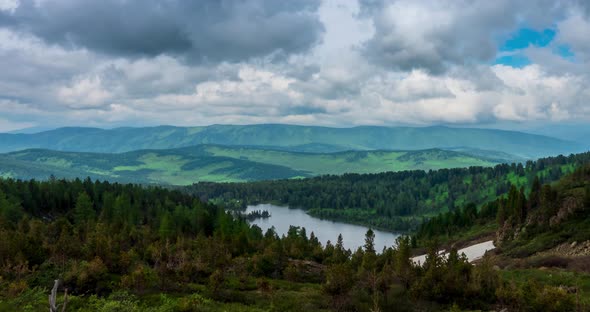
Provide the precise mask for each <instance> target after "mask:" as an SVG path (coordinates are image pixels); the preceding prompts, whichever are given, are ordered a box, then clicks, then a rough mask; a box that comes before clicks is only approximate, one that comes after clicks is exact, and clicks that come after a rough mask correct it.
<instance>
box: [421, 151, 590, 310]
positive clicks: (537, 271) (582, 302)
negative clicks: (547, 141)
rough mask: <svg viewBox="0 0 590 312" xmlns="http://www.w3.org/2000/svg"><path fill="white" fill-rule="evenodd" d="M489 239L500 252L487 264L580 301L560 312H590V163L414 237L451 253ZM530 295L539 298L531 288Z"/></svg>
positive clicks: (464, 211) (430, 224)
mask: <svg viewBox="0 0 590 312" xmlns="http://www.w3.org/2000/svg"><path fill="white" fill-rule="evenodd" d="M488 239H493V240H494V244H495V246H496V249H495V250H494V251H493V252H490V254H489V255H488V256H489V257H488V259H487V260H486V261H485V264H487V265H494V266H495V267H496V268H497V270H498V271H499V272H500V274H501V276H503V277H504V278H506V279H508V280H510V281H512V283H513V284H514V285H518V286H519V287H523V288H528V289H535V288H537V289H541V288H546V287H559V288H560V289H561V295H570V294H571V295H572V297H573V296H575V298H576V299H575V301H574V300H572V301H571V302H570V303H571V304H572V307H570V308H563V307H561V308H559V309H557V310H559V311H588V310H587V309H588V305H589V304H590V296H589V294H590V162H586V163H585V164H584V165H582V166H580V167H578V168H577V169H576V170H575V171H574V172H573V173H572V174H569V175H567V176H565V177H563V178H562V179H560V180H558V181H555V182H554V183H550V184H545V185H542V184H541V183H540V182H539V181H538V180H537V181H534V182H533V185H532V187H531V189H530V190H524V189H520V190H519V189H518V188H517V187H513V188H511V190H510V191H509V192H508V194H506V195H505V196H501V197H499V198H497V199H495V200H493V201H490V202H488V203H482V204H481V205H480V209H479V210H478V209H477V208H476V206H475V205H467V206H465V207H462V208H461V209H457V210H455V211H453V212H447V213H443V214H440V215H438V216H437V217H435V218H432V219H430V220H428V221H427V222H425V223H424V224H422V226H421V227H420V230H419V231H418V232H417V233H416V235H415V237H414V241H415V242H417V244H418V245H422V246H425V245H427V244H429V242H431V241H432V240H437V241H438V242H444V246H441V248H446V249H448V248H449V247H451V246H455V247H458V246H464V245H469V244H473V243H474V242H479V241H481V240H488ZM528 294H532V295H533V296H531V298H534V297H535V296H536V295H535V292H532V293H531V292H530V290H529V293H528ZM553 295H555V294H553ZM524 297H525V298H522V299H524V300H527V298H526V297H527V295H525V296H524ZM572 299H573V298H572ZM519 304H521V305H522V304H524V305H526V306H528V307H529V309H530V310H534V311H546V310H547V309H546V307H545V306H543V305H537V306H536V307H534V308H532V307H531V306H530V303H527V302H526V301H524V302H523V301H521V302H520V303H519ZM544 304H550V300H547V301H545V302H544ZM573 306H576V307H577V308H576V309H573ZM582 306H585V307H586V308H585V309H584V308H581V307H582ZM512 309H515V310H518V307H517V306H515V307H512Z"/></svg>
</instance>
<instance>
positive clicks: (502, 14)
mask: <svg viewBox="0 0 590 312" xmlns="http://www.w3.org/2000/svg"><path fill="white" fill-rule="evenodd" d="M361 5H362V7H361V14H360V17H361V18H369V19H371V20H372V22H373V26H374V28H375V34H374V36H373V37H372V38H371V39H369V40H368V41H366V42H365V44H364V52H365V54H366V56H367V57H368V58H369V60H371V61H372V62H374V63H375V64H378V65H380V66H384V67H387V68H390V69H395V70H403V71H411V70H413V69H423V70H426V71H428V72H430V73H434V74H442V73H444V72H446V70H447V69H448V68H450V67H452V66H453V65H470V64H477V63H481V62H487V61H490V60H493V59H494V57H495V55H496V52H497V46H498V40H499V39H502V38H506V37H507V36H508V35H509V34H510V32H511V31H513V30H515V28H516V27H517V26H518V23H519V21H520V20H523V19H524V20H526V21H527V22H528V23H530V24H531V25H533V27H536V26H547V25H549V26H550V25H551V23H553V22H554V20H552V18H553V17H554V16H555V14H557V13H554V11H556V12H558V11H559V9H560V8H559V7H556V6H555V5H554V4H552V2H551V1H537V2H536V5H530V3H529V2H528V1H526V2H525V1H508V0H498V1H424V0H419V1H410V0H398V1H370V0H363V1H361ZM532 8H534V9H532Z"/></svg>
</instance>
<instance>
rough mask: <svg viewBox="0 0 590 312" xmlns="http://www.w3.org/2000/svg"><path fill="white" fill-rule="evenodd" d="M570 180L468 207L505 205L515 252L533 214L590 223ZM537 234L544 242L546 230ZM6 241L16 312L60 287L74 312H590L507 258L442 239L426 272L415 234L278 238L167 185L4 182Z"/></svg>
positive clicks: (0, 263)
mask: <svg viewBox="0 0 590 312" xmlns="http://www.w3.org/2000/svg"><path fill="white" fill-rule="evenodd" d="M563 181H564V182H563V183H562V184H560V185H562V186H561V187H551V186H548V185H543V186H540V184H539V187H538V188H537V187H535V188H534V189H533V191H532V192H531V193H530V194H529V195H528V196H526V198H525V197H524V196H522V194H523V193H522V192H521V191H515V188H510V192H509V195H508V197H506V198H503V199H500V200H499V201H498V202H497V204H496V208H490V209H488V210H481V211H480V212H477V210H476V209H475V210H474V208H473V206H469V205H468V206H467V207H466V208H465V209H461V210H460V211H463V213H462V214H461V216H462V217H464V218H466V216H469V218H474V219H478V218H488V217H490V216H491V214H492V211H494V210H495V211H496V215H497V218H495V220H497V221H498V222H500V224H501V225H502V226H500V227H499V228H500V229H502V231H500V230H499V231H498V233H500V232H502V233H505V234H503V239H502V241H503V242H505V243H503V244H506V246H508V245H509V244H511V243H513V244H517V243H518V240H516V239H515V235H514V233H515V231H517V230H516V229H517V228H518V226H519V225H521V224H523V220H525V219H526V218H528V217H525V216H524V215H523V214H524V211H526V212H527V213H528V216H529V217H530V216H532V215H535V214H536V213H537V212H536V211H542V212H543V214H542V215H543V216H545V217H546V218H545V219H539V220H543V221H539V222H540V223H539V224H544V223H543V222H545V220H554V223H555V222H557V223H559V222H565V221H567V220H569V219H571V218H572V216H573V214H578V213H580V211H585V212H586V214H587V211H588V209H587V207H588V204H589V203H590V201H589V200H590V187H589V186H588V185H590V183H589V181H590V169H589V168H588V167H585V168H583V169H579V170H577V171H575V172H574V173H573V174H571V175H569V176H567V177H566V178H565V179H564V180H563ZM535 185H537V184H536V183H535ZM579 189H581V190H582V191H581V193H580V192H579V191H578V190H579ZM571 192H574V193H575V194H577V195H576V196H581V198H582V199H581V200H582V201H581V202H580V204H579V207H578V206H576V207H577V208H576V209H573V210H572V215H566V216H561V217H560V218H563V220H558V221H555V216H559V215H560V214H559V209H556V208H555V207H559V203H560V201H561V200H563V198H569V197H571V196H570V195H571V194H572V193H571ZM575 198H578V197H575ZM492 205H494V204H492ZM523 207H525V208H526V209H524V208H523ZM582 208H584V209H582ZM483 211H488V212H483ZM576 216H579V215H576ZM458 219H459V218H458ZM435 220H437V219H436V218H435V219H432V221H431V222H432V224H434V222H435ZM582 220H588V218H586V219H582ZM586 222H587V221H586ZM439 223H440V222H439ZM453 226H457V227H465V226H466V223H465V222H463V223H457V224H454V225H453ZM437 227H440V226H432V225H431V226H430V228H431V230H427V229H428V226H424V227H423V230H422V231H421V233H422V234H420V235H422V236H424V235H430V237H433V238H436V236H435V234H436V233H440V230H438V229H436V228H437ZM536 229H537V234H538V233H541V232H542V229H543V228H542V227H536ZM424 233H428V234H424ZM420 235H418V236H420ZM0 237H2V240H0V310H2V311H39V310H43V309H46V308H47V306H48V301H47V298H48V294H49V290H50V289H51V287H52V286H53V284H54V280H60V281H61V282H60V283H61V284H60V287H59V288H58V297H57V299H58V301H57V302H58V304H60V305H63V304H64V303H65V304H67V305H66V307H67V311H303V310H306V311H316V310H317V311H321V310H326V311H329V310H332V311H390V310H392V309H395V310H397V311H404V310H405V311H419V310H422V311H424V310H443V311H444V310H449V309H450V310H453V311H460V310H462V309H488V310H489V309H495V308H508V309H511V310H516V311H572V310H576V309H577V310H579V311H583V309H587V308H588V307H589V306H588V303H589V302H588V298H587V297H583V298H585V299H584V300H580V299H579V292H578V291H577V289H576V291H574V292H571V291H569V290H566V289H564V288H563V287H561V286H559V285H550V284H541V283H537V282H535V281H534V280H531V281H524V282H522V283H515V282H514V281H513V280H511V279H508V278H507V277H506V272H512V271H506V272H504V270H501V271H498V269H497V267H496V266H497V263H496V262H494V261H495V258H494V257H493V256H489V257H486V258H484V259H483V260H482V261H480V262H479V263H478V264H477V265H473V264H471V263H469V262H468V261H467V259H466V257H465V256H463V255H459V254H458V253H457V252H456V249H453V248H451V252H450V254H449V256H448V257H442V256H441V255H439V253H438V249H439V245H438V244H437V240H436V239H429V240H428V242H427V243H425V244H424V246H426V248H425V249H424V250H426V252H427V260H426V262H425V263H424V264H423V265H422V266H419V265H415V264H414V263H413V262H412V261H411V257H412V255H413V250H412V240H413V239H411V238H410V237H408V236H403V237H401V238H400V239H398V241H397V242H396V245H395V247H390V248H387V249H384V250H382V251H381V250H375V245H374V241H373V240H374V234H373V232H372V231H371V230H369V231H367V233H366V236H365V245H364V246H363V248H359V249H358V250H346V249H344V248H343V246H342V237H335V238H334V243H327V244H326V245H325V246H323V245H322V244H321V243H320V242H319V241H318V240H317V238H316V237H315V236H314V234H313V233H309V234H308V233H307V232H306V230H305V228H299V227H292V228H291V229H290V231H289V233H288V234H287V235H285V236H282V237H279V236H278V235H277V234H276V233H275V232H274V231H273V230H269V231H267V232H266V233H262V231H261V230H260V228H258V227H256V226H249V225H248V223H247V222H246V221H245V220H244V219H241V218H236V217H234V216H232V215H231V214H230V213H228V212H226V211H225V210H223V209H221V208H219V207H216V206H214V205H211V204H207V203H203V202H201V201H199V200H198V199H196V198H195V197H193V196H192V195H189V194H186V193H183V192H181V191H179V190H168V189H164V188H160V187H145V186H139V185H131V184H127V185H123V184H117V183H114V184H112V183H108V182H100V181H91V180H90V179H86V180H83V181H82V180H74V181H66V180H57V179H52V180H49V181H43V182H40V181H34V180H30V181H21V180H13V179H0ZM515 246H516V245H515ZM514 248H516V247H513V249H514ZM66 289H67V290H66Z"/></svg>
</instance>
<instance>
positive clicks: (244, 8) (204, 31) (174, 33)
mask: <svg viewBox="0 0 590 312" xmlns="http://www.w3.org/2000/svg"><path fill="white" fill-rule="evenodd" d="M318 6H319V1H318V0H302V1H293V2H291V1H254V0H245V1H241V0H224V1H210V0H204V1H181V0H168V1H158V0H127V1H120V0H103V1H76V0H45V1H33V0H23V1H21V3H20V5H19V6H18V7H17V8H12V11H13V12H12V13H6V12H5V13H0V25H2V24H5V25H10V26H11V28H12V29H17V30H19V31H22V32H28V33H31V34H33V35H35V36H37V37H39V38H42V39H43V40H44V41H46V42H47V43H49V44H59V45H61V46H63V47H68V48H72V49H78V48H85V49H89V50H92V51H98V52H101V53H106V54H109V55H114V56H124V57H153V56H158V55H164V54H166V55H174V56H177V57H180V58H182V59H184V60H187V61H190V62H196V63H207V62H221V61H231V62H239V61H243V60H248V59H251V58H257V57H268V56H274V57H281V56H285V55H290V54H297V53H301V52H305V51H307V50H308V49H310V48H311V47H313V46H314V45H316V44H317V43H318V42H319V41H320V40H321V35H322V33H323V26H322V24H321V23H320V21H319V19H318V16H317V13H316V11H317V9H318ZM7 7H8V6H7ZM12 7H14V5H13V6H12ZM2 20H4V23H2V22H1V21H2ZM294 34H296V35H294Z"/></svg>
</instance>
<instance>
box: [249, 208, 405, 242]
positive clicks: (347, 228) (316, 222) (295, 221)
mask: <svg viewBox="0 0 590 312" xmlns="http://www.w3.org/2000/svg"><path fill="white" fill-rule="evenodd" d="M256 210H267V211H268V212H270V214H271V217H270V218H267V219H256V220H253V221H251V222H250V223H251V224H256V225H257V226H259V227H260V228H261V229H262V232H263V233H265V232H266V230H267V229H269V228H271V227H272V226H274V227H275V231H276V232H277V234H279V236H281V235H283V234H285V235H287V232H288V231H289V226H291V225H293V226H300V227H305V230H306V232H307V236H308V237H309V235H310V234H311V232H313V233H314V234H315V236H316V237H317V238H318V239H319V241H320V242H321V243H322V245H324V246H325V245H326V242H327V241H330V242H332V244H336V241H337V239H338V234H342V238H343V241H344V247H345V248H347V249H351V250H352V251H355V250H356V249H357V248H358V247H362V246H363V245H364V244H365V233H367V230H368V228H367V227H365V226H361V225H353V224H348V223H342V222H335V221H329V220H322V219H318V218H314V217H312V216H310V215H308V214H307V213H305V211H303V210H301V209H289V208H288V207H281V206H275V205H271V204H260V205H255V206H248V208H247V209H246V213H249V212H251V211H256ZM373 231H374V232H375V250H377V252H381V250H382V249H383V247H391V246H393V245H394V244H395V239H396V238H397V237H398V236H399V234H395V233H390V232H385V231H379V230H375V229H373Z"/></svg>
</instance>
